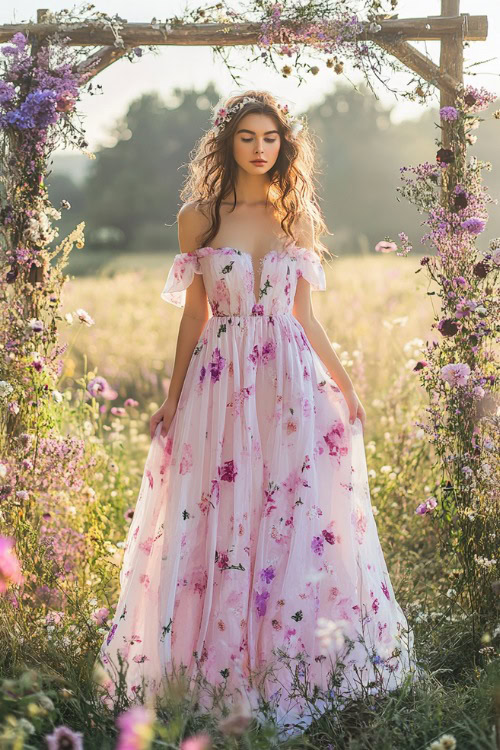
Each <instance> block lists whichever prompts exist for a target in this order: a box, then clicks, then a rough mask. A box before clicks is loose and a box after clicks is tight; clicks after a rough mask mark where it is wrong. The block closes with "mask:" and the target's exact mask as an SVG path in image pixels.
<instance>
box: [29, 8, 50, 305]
mask: <svg viewBox="0 0 500 750" xmlns="http://www.w3.org/2000/svg"><path fill="white" fill-rule="evenodd" d="M48 12H49V11H48V9H47V8H39V9H38V10H37V12H36V21H37V23H44V21H45V20H46V16H47V13H48ZM43 43H44V39H43V38H42V37H38V36H37V37H35V38H34V39H33V41H32V43H31V56H32V57H33V59H34V61H35V60H36V57H37V55H38V52H39V50H40V48H41V47H42V46H43ZM43 271H44V269H43V267H42V266H35V265H34V264H32V265H31V267H30V269H29V272H28V281H29V282H30V284H33V285H34V284H36V283H37V282H39V283H41V282H43V276H44V273H43ZM35 298H36V297H35ZM28 304H29V306H30V314H31V316H33V317H36V316H37V310H36V306H35V302H34V299H31V300H28Z"/></svg>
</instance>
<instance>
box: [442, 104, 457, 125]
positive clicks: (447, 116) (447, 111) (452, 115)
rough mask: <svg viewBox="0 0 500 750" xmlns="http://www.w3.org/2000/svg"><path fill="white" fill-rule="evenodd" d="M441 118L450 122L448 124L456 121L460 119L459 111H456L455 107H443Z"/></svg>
mask: <svg viewBox="0 0 500 750" xmlns="http://www.w3.org/2000/svg"><path fill="white" fill-rule="evenodd" d="M439 116H440V117H441V119H442V120H448V122H452V121H453V120H456V119H457V118H458V111H457V110H456V109H455V107H441V109H440V110H439Z"/></svg>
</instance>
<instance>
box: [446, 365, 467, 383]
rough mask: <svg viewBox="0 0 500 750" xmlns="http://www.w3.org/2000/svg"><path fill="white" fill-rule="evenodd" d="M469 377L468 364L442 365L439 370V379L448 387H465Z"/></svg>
mask: <svg viewBox="0 0 500 750" xmlns="http://www.w3.org/2000/svg"><path fill="white" fill-rule="evenodd" d="M469 375H470V367H469V365H468V364H465V363H462V362H458V363H457V364H449V365H444V367H442V368H441V371H440V376H441V379H442V380H444V381H445V382H446V383H449V384H450V385H452V386H454V385H466V383H467V381H468V379H469Z"/></svg>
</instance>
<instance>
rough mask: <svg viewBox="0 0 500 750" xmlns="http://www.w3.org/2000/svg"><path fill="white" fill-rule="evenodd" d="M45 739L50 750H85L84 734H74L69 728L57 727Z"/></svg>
mask: <svg viewBox="0 0 500 750" xmlns="http://www.w3.org/2000/svg"><path fill="white" fill-rule="evenodd" d="M45 739H46V740H47V746H48V750H62V748H64V750H83V735H82V733H81V732H73V731H72V730H71V729H69V727H57V729H54V731H53V732H52V734H49V735H47V736H46V737H45Z"/></svg>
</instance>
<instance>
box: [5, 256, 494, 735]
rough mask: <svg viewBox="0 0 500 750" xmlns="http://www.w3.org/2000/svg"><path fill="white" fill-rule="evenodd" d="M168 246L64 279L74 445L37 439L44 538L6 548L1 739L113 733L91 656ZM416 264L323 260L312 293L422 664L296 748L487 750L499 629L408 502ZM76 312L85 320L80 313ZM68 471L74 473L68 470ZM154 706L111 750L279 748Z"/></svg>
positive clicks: (125, 502)
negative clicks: (415, 673)
mask: <svg viewBox="0 0 500 750" xmlns="http://www.w3.org/2000/svg"><path fill="white" fill-rule="evenodd" d="M78 252H80V251H78V250H76V251H75V253H78ZM82 252H83V251H82ZM172 259H173V252H170V253H165V254H163V255H162V254H154V255H148V256H145V257H141V255H140V254H137V255H135V256H131V255H127V256H120V257H118V258H115V259H107V260H106V263H105V264H103V265H102V266H101V268H100V269H99V270H98V272H97V273H94V274H92V273H86V274H85V273H82V274H81V275H79V276H78V277H75V278H72V279H71V280H70V281H68V282H67V283H66V285H65V287H64V291H63V299H62V315H63V316H66V317H65V318H64V319H63V320H62V321H61V341H62V342H65V343H67V345H68V349H67V351H66V352H65V354H64V369H63V371H62V372H61V373H60V379H59V382H58V385H57V388H58V391H59V393H60V394H61V398H62V399H63V406H64V408H63V409H59V410H58V412H57V414H58V416H57V419H59V420H62V422H61V423H60V424H59V427H60V428H61V430H62V433H63V434H64V433H65V431H66V432H67V434H68V436H69V435H71V436H72V437H74V439H75V440H80V441H83V443H85V445H86V446H87V447H86V450H85V455H84V454H83V453H82V451H81V450H79V448H78V446H77V445H76V443H75V445H73V449H72V451H68V450H66V451H64V452H61V451H59V449H58V448H57V447H55V446H54V445H52V446H51V445H46V446H42V447H41V450H40V457H39V465H38V467H37V473H36V477H37V478H36V479H35V482H34V483H33V486H34V489H35V490H36V498H35V500H36V503H37V506H38V508H39V522H40V525H41V526H40V527H38V528H37V529H36V534H39V535H40V536H39V537H38V536H37V537H36V538H40V539H41V540H42V546H41V548H37V550H36V554H35V553H34V551H33V550H34V546H33V545H34V543H35V542H34V540H35V530H33V525H32V524H31V523H30V524H28V522H26V525H25V535H24V537H23V538H22V539H20V540H19V538H18V547H17V549H18V554H19V557H20V559H23V558H24V559H25V557H26V555H27V554H29V555H31V556H33V555H34V554H35V558H36V559H33V567H32V570H33V587H32V597H31V599H30V600H29V601H21V600H18V601H17V602H15V601H14V600H13V599H12V597H8V596H6V597H3V599H1V602H0V606H1V610H0V612H1V618H0V638H1V641H2V644H3V646H2V649H1V652H0V675H1V676H2V677H4V681H3V683H2V686H1V688H0V721H1V722H3V724H0V747H1V748H6V749H7V748H12V749H13V750H14V748H16V749H17V748H45V747H46V746H47V744H49V740H47V739H45V738H46V737H47V736H48V733H49V731H50V730H51V727H53V726H57V725H64V726H66V727H68V728H70V729H71V730H72V731H73V732H75V733H81V737H80V740H82V741H83V743H84V744H83V747H85V748H86V749H87V748H88V749H89V750H90V749H91V748H96V749H99V750H107V749H108V748H109V750H111V748H114V747H116V740H117V729H116V716H117V711H115V713H114V714H113V713H112V712H111V711H110V710H109V709H108V708H107V707H106V706H105V705H104V704H103V702H102V701H101V700H100V698H99V694H98V684H99V675H98V674H96V671H95V670H94V667H93V665H94V660H95V656H96V654H97V650H98V647H99V645H100V642H101V641H102V638H103V636H104V635H105V634H106V632H107V629H106V620H107V619H109V617H110V615H111V613H112V612H113V606H114V603H115V602H116V599H117V593H118V573H119V569H120V563H121V557H122V554H123V541H124V538H125V535H126V533H127V530H128V527H129V523H130V517H131V516H130V513H131V511H132V510H133V508H134V504H135V501H136V497H137V493H138V489H139V486H140V481H141V477H142V471H143V466H144V461H145V458H146V455H147V451H148V449H149V444H150V438H149V418H150V415H151V413H152V412H153V411H155V410H156V409H157V408H158V406H159V405H160V404H161V402H162V401H163V399H164V398H165V396H166V394H167V392H168V386H169V378H170V374H171V371H172V366H173V359H174V354H175V345H176V337H177V324H178V322H179V320H180V317H181V314H182V312H181V310H179V309H176V308H174V307H173V306H171V305H167V304H165V303H164V302H163V301H162V300H161V299H160V296H159V295H160V291H161V289H162V286H163V282H164V280H165V279H166V276H167V273H168V269H169V267H170V265H171V262H172ZM80 261H81V268H82V269H83V267H84V263H83V261H84V258H83V257H82V258H81V259H80ZM419 268H420V259H419V257H417V256H411V255H410V256H408V257H404V258H403V257H396V256H394V255H392V254H388V255H378V256H370V257H342V258H339V259H334V260H330V261H327V262H325V271H326V276H327V290H326V291H324V292H318V293H313V295H312V296H313V304H314V309H315V312H316V316H317V318H318V319H319V320H320V322H321V323H322V324H323V326H324V328H325V330H326V331H327V333H328V336H329V339H330V341H331V343H332V345H333V346H334V348H335V350H336V352H337V354H338V356H339V358H340V359H341V361H342V364H343V365H344V367H345V368H346V369H347V370H348V372H349V375H350V377H351V380H352V381H353V383H354V385H355V388H356V391H357V393H358V395H359V397H360V399H361V402H362V403H363V405H364V407H365V409H366V412H367V421H366V426H365V447H366V455H367V462H368V469H369V477H370V492H371V498H372V504H373V506H374V513H375V515H376V522H377V526H378V531H379V535H380V538H381V542H382V547H383V550H384V554H385V557H386V561H387V564H388V567H389V572H390V574H391V578H392V582H393V585H394V589H395V594H396V597H397V599H398V601H399V602H400V604H401V605H402V607H403V609H404V610H405V613H406V614H407V616H408V619H409V622H410V625H411V627H412V628H413V630H414V633H415V641H416V649H417V656H418V659H419V662H420V664H421V666H422V668H423V670H424V671H425V675H426V676H425V679H423V680H421V681H420V682H419V683H418V684H415V685H408V686H405V687H404V688H402V689H401V690H400V691H397V692H396V693H393V694H390V695H373V694H368V693H367V694H366V695H364V696H362V697H361V698H360V699H359V700H357V701H352V702H349V703H347V704H346V705H345V706H343V708H342V710H340V709H339V707H338V706H335V704H332V710H331V711H330V712H328V713H327V714H326V715H325V716H323V717H321V718H320V719H318V721H317V722H315V723H314V724H313V726H312V727H311V729H310V730H309V731H308V733H307V734H306V735H304V737H303V738H300V739H299V740H298V741H295V744H294V746H295V747H304V748H305V747H313V748H325V749H326V750H344V749H346V750H347V749H349V750H374V749H376V750H386V749H387V750H392V749H394V750H396V749H397V750H400V749H402V748H405V749H408V750H424V749H425V750H427V748H431V747H432V750H453V748H454V747H457V748H458V749H459V750H472V749H473V748H484V749H485V750H486V749H487V748H488V749H491V750H493V748H495V747H496V743H497V742H498V739H496V738H498V731H497V733H496V735H495V729H494V724H495V720H496V721H497V722H498V705H497V708H496V709H495V700H496V701H497V704H498V700H499V698H498V696H499V685H498V676H496V677H495V675H497V674H498V670H497V669H496V668H497V667H498V658H497V652H498V641H499V637H500V631H499V628H498V627H497V630H496V631H495V632H484V633H482V632H481V633H478V632H477V624H476V623H475V621H474V619H473V618H472V617H470V616H469V615H468V614H466V613H465V612H464V610H463V609H462V607H461V605H460V602H459V599H458V597H457V596H456V588H455V583H456V578H457V576H458V575H459V573H458V571H457V570H455V569H454V567H453V564H452V562H451V561H450V560H449V559H447V557H446V556H445V555H442V554H440V553H439V551H438V549H439V546H438V539H437V531H436V528H435V525H434V523H433V519H432V517H431V516H430V515H424V516H422V515H418V514H416V513H415V510H416V508H417V506H418V505H419V504H420V503H421V502H423V501H424V500H425V498H426V497H428V496H429V495H430V494H432V493H433V491H434V488H435V486H436V483H437V482H439V478H440V474H439V464H438V462H437V461H436V457H435V455H434V453H433V449H432V446H431V445H430V444H429V442H428V440H427V437H426V435H425V432H424V430H423V429H422V427H421V426H420V425H419V423H420V422H422V421H423V420H424V418H425V407H426V405H427V400H428V397H427V394H426V393H425V391H424V390H423V389H422V388H421V386H420V385H419V381H418V377H417V373H416V372H415V370H414V368H415V365H416V363H417V361H419V359H421V358H422V356H423V355H422V351H423V346H424V344H425V341H426V340H427V339H429V338H432V337H435V336H436V335H437V334H436V331H435V330H434V329H433V328H432V322H433V318H434V311H433V307H432V300H433V297H432V296H428V297H426V291H428V289H427V283H428V282H427V281H426V280H425V279H424V275H423V274H420V273H416V272H417V271H418V270H419ZM94 270H95V269H94ZM82 313H86V314H87V316H90V318H89V317H87V319H86V322H85V315H83V314H82ZM95 377H103V378H105V379H106V381H107V383H108V384H109V387H110V389H112V391H113V392H114V393H113V392H111V393H110V394H109V398H108V399H97V398H91V399H89V397H88V392H86V387H87V385H88V383H89V382H90V381H91V380H92V379H93V378H95ZM54 457H56V459H57V460H55V459H54ZM83 463H85V466H84V467H83V468H82V464H83ZM48 475H50V476H51V479H50V480H47V476H48ZM76 476H83V478H84V481H83V482H76V481H75V482H73V481H72V477H76ZM44 477H45V479H44ZM47 481H50V482H52V485H51V492H49V491H47V486H46V482H47ZM44 482H45V484H44ZM56 485H57V486H56ZM54 488H55V489H56V490H57V491H56V492H55V491H54ZM54 498H57V505H58V509H57V510H56V507H55V502H54ZM15 503H16V501H14V504H15ZM24 507H25V506H24ZM61 509H62V510H61ZM22 512H23V505H22V504H21V503H19V514H20V515H22ZM55 513H57V514H59V516H60V518H59V521H60V523H58V524H55V525H53V526H52V527H51V528H47V530H46V532H45V533H44V531H43V528H42V529H41V527H42V526H43V524H44V520H46V519H50V518H51V515H52V516H53V515H54V514H55ZM46 514H48V516H47V515H46ZM47 526H50V524H47ZM60 571H64V575H63V576H62V575H61V573H60ZM35 579H37V580H38V582H40V581H43V585H38V586H37V585H35V584H36V581H35ZM12 605H15V606H12ZM495 696H496V698H495ZM119 708H120V710H121V711H124V710H125V709H126V704H125V703H122V704H121V706H120V707H119ZM495 716H496V719H495ZM157 718H158V721H157V724H156V725H155V736H154V739H153V737H152V735H151V736H146V734H145V736H144V738H143V740H140V739H138V740H137V744H130V745H127V746H126V747H127V748H128V747H130V748H132V747H134V748H137V750H140V748H143V747H144V748H146V747H149V746H150V745H149V743H151V747H153V748H160V747H169V748H177V747H180V746H181V747H183V748H185V750H195V748H199V750H202V748H204V747H208V745H207V744H206V743H207V742H208V740H206V737H205V739H203V737H204V735H205V733H208V734H210V736H211V742H212V743H213V744H212V747H213V748H239V747H241V748H268V747H269V748H270V747H285V746H287V745H286V744H285V743H284V742H278V741H277V740H276V738H275V735H274V733H273V730H272V727H271V728H269V729H268V730H266V731H262V730H261V731H258V729H257V727H256V726H254V725H253V724H250V725H248V726H247V725H246V724H245V723H244V722H243V725H241V724H240V725H239V726H238V722H236V723H235V722H233V724H231V723H229V724H228V723H226V724H225V725H224V723H223V722H221V721H220V716H219V717H218V716H216V715H215V714H214V715H208V716H207V715H201V714H199V713H198V712H197V711H196V710H195V706H193V703H192V701H191V700H190V698H189V696H188V695H187V693H185V692H182V691H181V690H179V689H177V690H175V689H173V690H172V693H171V695H170V696H169V697H168V700H167V701H166V702H165V705H164V706H163V708H162V710H161V711H160V712H159V713H158V717H157ZM189 735H197V736H198V738H199V739H198V740H197V741H198V743H199V744H194V743H195V742H196V740H193V744H192V745H188V744H187V743H186V741H184V744H182V741H183V738H185V737H188V736H189ZM200 738H201V739H200ZM72 742H73V740H72ZM141 742H143V744H140V743H141ZM203 742H205V744H203ZM292 744H293V743H292V742H290V743H289V746H292ZM77 746H78V745H77V744H76V743H75V744H69V740H68V744H67V745H65V744H59V745H56V744H53V745H52V746H51V745H50V744H49V747H54V748H61V750H63V749H64V748H72V747H75V748H76V747H77ZM120 747H123V748H125V745H120Z"/></svg>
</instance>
